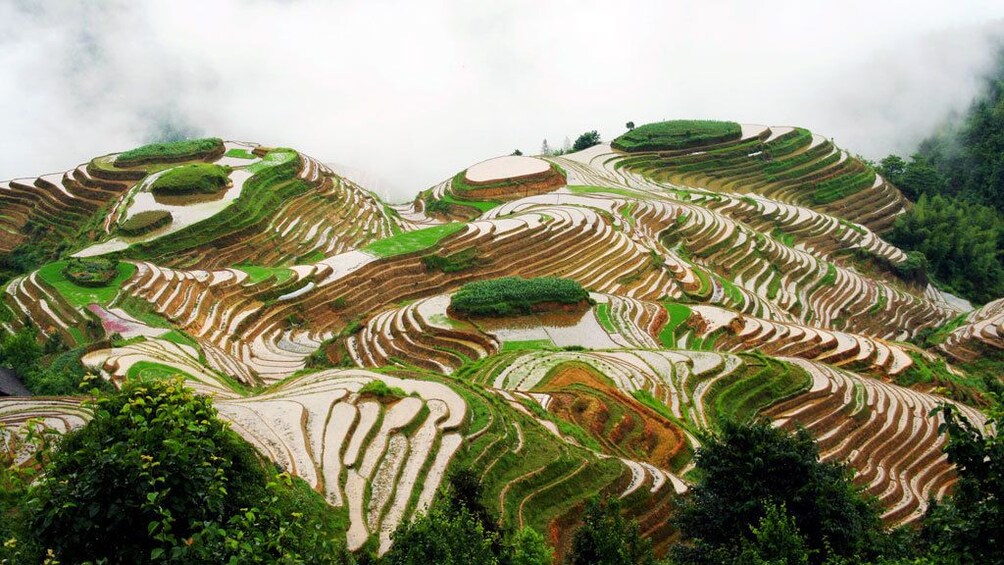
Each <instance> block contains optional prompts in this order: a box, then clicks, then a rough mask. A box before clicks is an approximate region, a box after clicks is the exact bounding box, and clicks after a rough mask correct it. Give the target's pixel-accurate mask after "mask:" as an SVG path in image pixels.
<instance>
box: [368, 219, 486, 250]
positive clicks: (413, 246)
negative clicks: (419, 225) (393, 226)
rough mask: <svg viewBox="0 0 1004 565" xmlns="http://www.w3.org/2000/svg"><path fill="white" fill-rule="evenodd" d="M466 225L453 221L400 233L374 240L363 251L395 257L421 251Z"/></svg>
mask: <svg viewBox="0 0 1004 565" xmlns="http://www.w3.org/2000/svg"><path fill="white" fill-rule="evenodd" d="M465 225H467V224H464V223H461V222H452V223H449V224H443V225H441V226H433V227H431V228H425V229H421V230H415V231H410V232H403V233H399V234H397V235H394V236H391V237H388V238H386V239H381V240H380V241H374V242H373V243H371V244H369V245H367V246H366V247H364V248H363V251H365V252H367V253H370V254H372V255H376V256H377V257H393V256H395V255H402V254H404V253H411V252H413V251H421V250H423V249H428V248H430V247H432V246H434V245H436V244H437V243H439V242H440V241H442V240H443V239H445V238H446V237H448V236H450V235H452V234H454V233H456V232H458V231H460V230H461V229H463V227H464V226H465Z"/></svg>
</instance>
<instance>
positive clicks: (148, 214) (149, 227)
mask: <svg viewBox="0 0 1004 565" xmlns="http://www.w3.org/2000/svg"><path fill="white" fill-rule="evenodd" d="M173 220H174V218H173V217H172V216H171V213H170V212H168V211H167V210H147V211H145V212H140V213H139V214H134V215H133V216H132V217H130V218H129V219H127V220H126V221H124V222H122V223H121V224H119V231H120V232H122V233H123V234H125V235H128V236H137V235H143V234H145V233H149V232H152V231H153V230H155V229H158V228H162V227H164V226H166V225H168V224H170V223H171V222H172V221H173Z"/></svg>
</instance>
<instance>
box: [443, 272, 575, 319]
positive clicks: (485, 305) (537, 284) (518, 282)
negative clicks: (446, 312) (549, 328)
mask: <svg viewBox="0 0 1004 565" xmlns="http://www.w3.org/2000/svg"><path fill="white" fill-rule="evenodd" d="M588 300H589V294H588V293H587V292H586V291H585V289H583V288H582V285H580V284H579V283H577V282H575V281H573V280H570V279H561V278H557V277H540V278H535V279H524V278H521V277H503V278H500V279H492V280H487V281H477V282H472V283H468V284H465V285H464V286H462V287H460V290H458V291H457V292H456V294H454V295H453V297H452V298H451V299H450V309H451V310H452V311H454V312H456V313H457V314H462V315H468V316H495V317H502V316H515V315H520V314H531V313H533V312H535V311H540V310H541V308H540V307H541V306H544V305H548V304H557V305H573V304H579V303H582V302H585V301H588Z"/></svg>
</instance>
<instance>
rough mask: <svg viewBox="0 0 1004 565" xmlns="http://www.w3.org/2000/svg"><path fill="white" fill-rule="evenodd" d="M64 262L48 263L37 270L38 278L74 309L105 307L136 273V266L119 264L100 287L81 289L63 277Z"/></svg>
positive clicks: (81, 287)
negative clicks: (105, 283) (111, 277)
mask: <svg viewBox="0 0 1004 565" xmlns="http://www.w3.org/2000/svg"><path fill="white" fill-rule="evenodd" d="M66 264H67V262H66V261H57V262H55V263H49V264H48V265H45V266H43V267H42V268H41V269H39V270H38V276H39V277H40V278H41V279H42V280H43V281H45V282H46V283H48V284H49V285H50V286H52V287H53V288H54V289H56V291H57V292H59V294H60V295H62V296H63V298H64V299H66V301H67V302H69V303H70V305H71V306H74V307H78V308H81V307H84V306H87V305H88V304H92V303H93V304H101V305H105V304H108V303H109V302H111V301H112V300H113V299H114V298H115V295H116V294H118V292H119V287H121V286H122V283H124V282H125V281H127V280H128V279H129V277H131V276H133V274H135V273H136V265H133V264H132V263H119V264H118V265H117V266H116V270H117V272H118V274H116V275H115V277H114V278H113V279H112V280H111V281H109V283H108V284H107V285H106V286H102V287H96V288H95V287H83V286H80V285H78V284H75V283H74V282H73V281H71V280H70V279H68V278H66V276H65V275H63V268H64V267H65V266H66Z"/></svg>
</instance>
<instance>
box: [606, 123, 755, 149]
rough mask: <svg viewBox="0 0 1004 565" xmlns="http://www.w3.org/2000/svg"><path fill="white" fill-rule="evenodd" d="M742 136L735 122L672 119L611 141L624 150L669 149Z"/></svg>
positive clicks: (645, 126)
mask: <svg viewBox="0 0 1004 565" xmlns="http://www.w3.org/2000/svg"><path fill="white" fill-rule="evenodd" d="M740 137H742V126H740V125H739V124H737V123H736V122H720V121H715V120H670V121H666V122H655V123H651V124H645V125H643V126H639V127H637V128H635V129H633V130H631V131H629V132H627V133H625V134H624V135H621V136H620V137H618V138H617V139H615V140H614V141H613V143H612V144H611V145H612V147H613V148H614V149H619V150H621V151H669V150H677V149H689V148H691V147H699V146H701V145H711V144H715V143H723V142H726V141H734V140H737V139H739V138H740Z"/></svg>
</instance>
